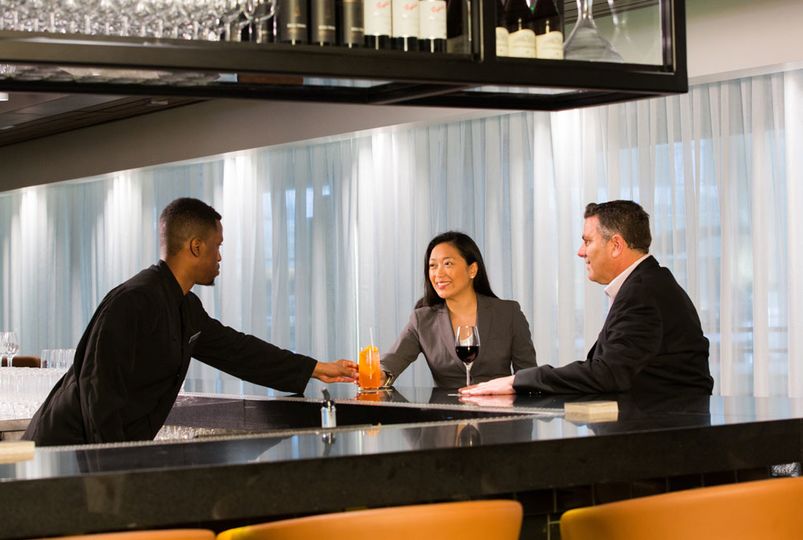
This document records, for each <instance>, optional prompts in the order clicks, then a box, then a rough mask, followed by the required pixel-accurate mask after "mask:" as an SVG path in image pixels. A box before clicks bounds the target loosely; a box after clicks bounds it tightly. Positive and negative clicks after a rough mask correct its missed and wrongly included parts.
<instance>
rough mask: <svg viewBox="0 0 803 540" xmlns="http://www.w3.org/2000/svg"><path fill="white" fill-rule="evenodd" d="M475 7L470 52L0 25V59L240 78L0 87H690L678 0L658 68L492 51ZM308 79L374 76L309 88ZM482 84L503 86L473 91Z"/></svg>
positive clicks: (665, 9) (376, 95)
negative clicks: (50, 31)
mask: <svg viewBox="0 0 803 540" xmlns="http://www.w3.org/2000/svg"><path fill="white" fill-rule="evenodd" d="M474 5H475V6H476V9H477V10H480V11H476V12H477V13H479V16H478V17H475V18H474V20H473V26H474V30H473V31H474V35H475V36H478V39H475V40H473V44H472V46H473V51H472V53H471V54H451V53H450V54H429V53H424V52H420V53H419V52H414V53H403V52H398V51H374V50H368V49H360V48H356V49H344V48H339V47H316V46H312V45H303V46H290V45H283V44H273V43H272V44H268V45H258V44H252V43H227V42H210V41H189V40H169V39H144V38H122V37H121V38H117V37H115V38H109V37H103V36H83V35H56V34H41V33H40V34H37V33H30V32H0V63H7V64H15V65H43V64H44V65H51V66H59V67H65V66H70V67H84V68H86V67H93V68H107V69H108V68H110V69H123V70H159V71H165V72H179V73H180V72H184V73H187V72H201V73H214V74H218V73H225V74H236V75H237V82H207V83H206V84H181V83H178V84H173V83H169V82H168V83H167V84H165V83H164V81H146V82H142V83H131V82H115V81H97V80H94V81H93V80H89V81H80V80H78V81H70V80H49V79H43V80H23V79H19V78H16V79H15V78H6V79H0V91H43V92H64V93H95V94H120V95H175V96H184V97H195V98H221V97H230V98H252V99H253V98H257V99H278V100H296V101H321V102H333V103H360V104H395V105H429V106H440V107H468V108H491V109H520V110H527V109H530V110H561V109H568V108H575V107H583V106H591V105H599V104H605V103H614V102H620V101H627V100H633V99H638V98H642V97H651V96H656V95H665V94H673V93H683V92H686V91H687V90H688V79H687V73H686V47H685V41H686V39H685V6H684V0H660V3H659V5H660V10H661V24H662V26H663V28H662V35H663V36H664V38H663V39H664V43H663V51H664V53H663V56H664V62H663V64H662V65H644V64H628V63H625V64H613V63H604V62H583V61H569V60H538V59H519V58H507V57H505V58H497V57H496V56H495V42H494V40H495V32H494V24H493V21H494V18H495V16H494V3H493V2H482V0H475V2H474ZM309 77H315V78H320V79H331V80H337V81H346V82H347V84H348V81H372V83H371V84H368V85H365V86H341V85H339V84H329V85H326V84H323V85H320V84H316V85H310V84H305V83H304V81H305V78H309ZM307 80H308V79H307ZM156 83H158V84H156ZM489 86H490V87H501V88H496V89H492V90H491V91H478V90H477V88H478V87H489ZM510 87H516V88H515V89H511V88H510ZM527 88H535V89H536V90H533V92H535V93H524V92H522V89H525V90H524V91H525V92H526V89H527ZM538 88H546V89H551V90H547V91H544V92H541V91H539V90H537V89H538Z"/></svg>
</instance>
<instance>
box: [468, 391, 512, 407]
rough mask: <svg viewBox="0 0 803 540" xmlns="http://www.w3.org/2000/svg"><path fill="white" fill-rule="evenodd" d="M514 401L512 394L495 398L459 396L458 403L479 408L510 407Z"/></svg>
mask: <svg viewBox="0 0 803 540" xmlns="http://www.w3.org/2000/svg"><path fill="white" fill-rule="evenodd" d="M515 401H516V396H515V395H514V394H500V395H495V396H465V395H464V396H460V403H466V404H468V405H478V406H480V407H512V406H513V403H515Z"/></svg>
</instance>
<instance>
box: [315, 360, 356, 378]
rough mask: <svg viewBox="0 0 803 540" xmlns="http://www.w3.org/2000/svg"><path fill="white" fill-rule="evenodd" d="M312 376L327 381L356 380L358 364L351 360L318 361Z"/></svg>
mask: <svg viewBox="0 0 803 540" xmlns="http://www.w3.org/2000/svg"><path fill="white" fill-rule="evenodd" d="M312 376H313V377H315V378H316V379H318V380H321V381H323V382H325V383H332V382H354V381H356V380H357V364H356V363H354V362H352V361H351V360H335V361H334V362H318V363H317V364H315V369H314V370H312Z"/></svg>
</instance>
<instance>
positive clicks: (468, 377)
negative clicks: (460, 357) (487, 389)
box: [466, 364, 471, 386]
mask: <svg viewBox="0 0 803 540" xmlns="http://www.w3.org/2000/svg"><path fill="white" fill-rule="evenodd" d="M470 384H471V364H466V386H469V385H470Z"/></svg>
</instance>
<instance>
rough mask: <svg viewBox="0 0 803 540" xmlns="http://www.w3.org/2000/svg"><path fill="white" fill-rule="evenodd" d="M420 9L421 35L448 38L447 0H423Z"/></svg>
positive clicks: (429, 37) (426, 37)
mask: <svg viewBox="0 0 803 540" xmlns="http://www.w3.org/2000/svg"><path fill="white" fill-rule="evenodd" d="M418 11H419V15H420V17H419V32H418V35H419V37H421V38H423V39H446V0H422V2H421V3H420V5H419V6H418Z"/></svg>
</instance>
